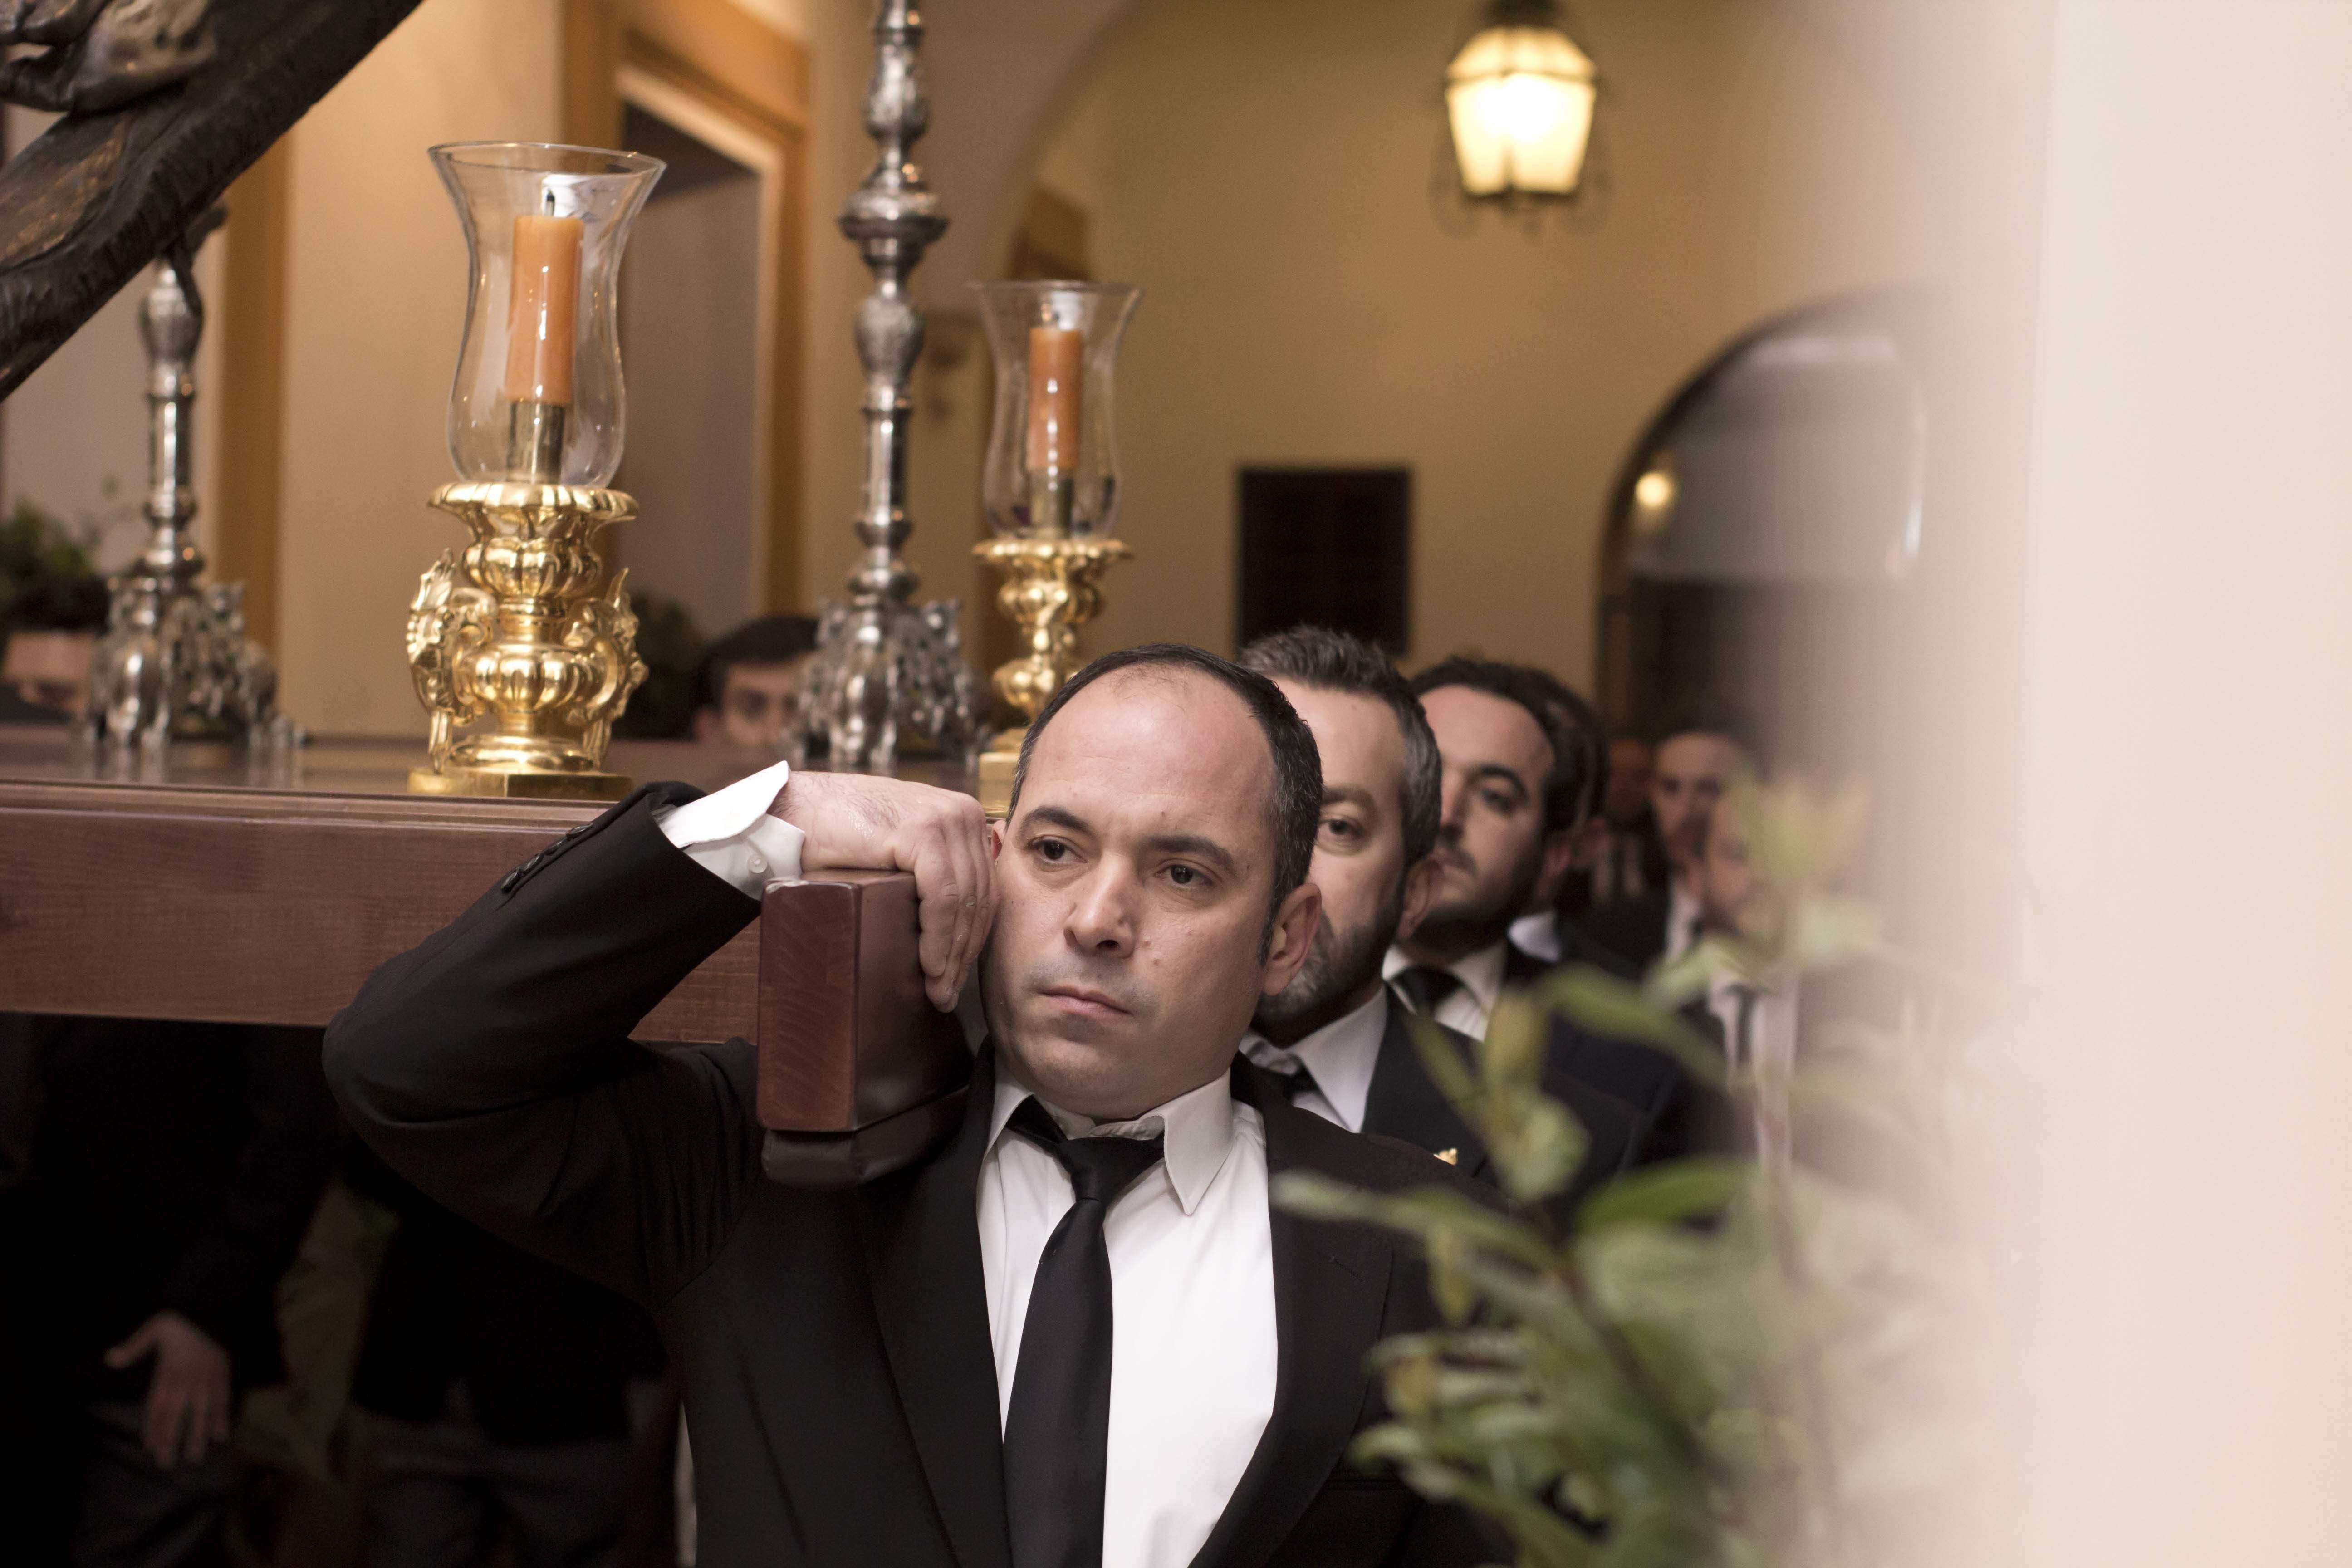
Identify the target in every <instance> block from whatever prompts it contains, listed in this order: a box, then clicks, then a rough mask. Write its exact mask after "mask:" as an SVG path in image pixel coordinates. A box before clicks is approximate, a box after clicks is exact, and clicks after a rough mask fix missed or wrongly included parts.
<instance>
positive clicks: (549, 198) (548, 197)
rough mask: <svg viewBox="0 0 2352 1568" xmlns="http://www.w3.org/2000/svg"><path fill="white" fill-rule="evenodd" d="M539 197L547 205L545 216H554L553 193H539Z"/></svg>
mask: <svg viewBox="0 0 2352 1568" xmlns="http://www.w3.org/2000/svg"><path fill="white" fill-rule="evenodd" d="M540 195H541V198H542V199H543V200H544V201H545V202H546V204H547V216H550V217H553V216H555V193H554V192H553V191H541V193H540Z"/></svg>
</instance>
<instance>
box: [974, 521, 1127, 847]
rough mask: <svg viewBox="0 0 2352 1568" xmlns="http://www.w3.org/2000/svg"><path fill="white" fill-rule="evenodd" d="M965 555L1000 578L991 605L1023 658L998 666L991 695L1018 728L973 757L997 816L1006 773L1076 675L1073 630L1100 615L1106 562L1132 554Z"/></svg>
mask: <svg viewBox="0 0 2352 1568" xmlns="http://www.w3.org/2000/svg"><path fill="white" fill-rule="evenodd" d="M972 553H973V554H974V555H977V556H979V557H980V558H981V559H982V561H985V562H987V563H989V564H990V565H991V566H993V567H994V568H996V570H997V571H999V572H1001V573H1003V574H1004V586H1003V587H1002V588H1000V589H998V590H997V592H996V603H997V605H998V606H999V607H1000V608H1002V609H1003V611H1004V613H1005V614H1006V615H1007V616H1011V617H1012V619H1013V625H1014V626H1018V627H1020V628H1021V640H1022V641H1023V642H1024V643H1025V644H1026V645H1027V646H1028V649H1029V651H1028V652H1027V653H1026V654H1024V655H1023V656H1022V657H1021V658H1015V659H1010V660H1007V661H1006V662H1005V663H1003V664H1002V665H1000V666H998V667H997V670H996V675H995V678H994V684H995V687H996V694H997V695H998V696H1000V697H1002V698H1003V699H1004V700H1006V701H1007V702H1010V703H1011V704H1013V707H1015V708H1018V709H1019V710H1021V713H1022V716H1023V719H1024V723H1023V724H1022V725H1021V726H1020V727H1019V728H1017V729H1013V730H1007V731H1004V732H1003V734H1000V735H998V736H997V737H996V739H995V740H993V741H992V742H989V747H988V750H986V751H984V752H982V753H981V754H980V804H981V809H982V810H983V811H985V812H987V813H988V815H989V816H1006V815H1007V814H1008V813H1010V812H1011V810H1012V808H1013V773H1014V771H1015V769H1017V768H1018V767H1019V766H1020V763H1021V742H1022V741H1023V739H1024V737H1025V736H1026V735H1027V734H1028V733H1029V726H1028V723H1027V722H1026V721H1028V720H1034V719H1035V718H1036V717H1037V715H1038V713H1039V712H1040V711H1041V710H1043V709H1044V708H1045V702H1046V700H1047V699H1049V698H1051V697H1052V696H1053V695H1054V692H1055V689H1058V688H1059V687H1060V686H1061V684H1062V682H1064V681H1065V680H1067V679H1069V678H1070V676H1071V673H1072V672H1073V671H1075V670H1076V668H1078V627H1079V626H1083V625H1085V624H1086V623H1087V622H1088V621H1090V620H1092V619H1094V617H1095V614H1096V612H1097V611H1098V610H1100V609H1101V608H1102V592H1101V590H1100V589H1099V588H1098V587H1097V585H1096V583H1097V579H1098V578H1100V577H1101V576H1102V574H1103V573H1104V572H1106V571H1108V569H1109V567H1110V564H1111V563H1113V562H1115V561H1124V560H1126V559H1127V558H1128V557H1129V555H1131V554H1132V553H1134V552H1132V551H1130V550H1129V549H1128V547H1127V546H1126V545H1124V544H1121V543H1120V542H1118V540H1116V539H1072V538H1068V537H1063V538H1058V539H1052V538H1024V537H1021V536H1019V535H1013V536H1010V537H1007V538H1003V539H991V540H987V541H985V542H982V543H980V544H976V545H974V546H972Z"/></svg>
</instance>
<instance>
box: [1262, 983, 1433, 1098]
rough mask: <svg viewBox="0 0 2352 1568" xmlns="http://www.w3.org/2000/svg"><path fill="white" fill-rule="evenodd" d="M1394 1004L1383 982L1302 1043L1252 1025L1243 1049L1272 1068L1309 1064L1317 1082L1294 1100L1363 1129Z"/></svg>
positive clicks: (1293, 1068) (1289, 1068) (1288, 1069)
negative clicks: (1285, 1041)
mask: <svg viewBox="0 0 2352 1568" xmlns="http://www.w3.org/2000/svg"><path fill="white" fill-rule="evenodd" d="M1397 1005H1402V1004H1397ZM1390 1006H1391V1002H1390V1000H1389V992H1388V987H1387V986H1385V985H1383V986H1381V989H1380V990H1379V991H1378V992H1376V993H1375V994H1373V996H1372V999H1371V1000H1370V1001H1369V1002H1367V1003H1365V1004H1364V1005H1362V1006H1360V1007H1359V1008H1357V1009H1356V1010H1355V1011H1353V1012H1351V1013H1346V1014H1343V1015H1341V1016H1339V1017H1337V1018H1334V1019H1333V1020H1331V1022H1329V1023H1328V1024H1326V1025H1324V1026H1322V1027H1321V1028H1319V1029H1318V1030H1316V1031H1315V1032H1314V1033H1313V1034H1311V1035H1308V1036H1307V1037H1305V1038H1303V1039H1301V1040H1300V1041H1298V1043H1297V1044H1296V1045H1291V1046H1277V1045H1276V1044H1275V1043H1274V1042H1273V1041H1272V1040H1269V1039H1267V1038H1266V1037H1265V1036H1264V1035H1261V1034H1259V1033H1258V1032H1257V1031H1256V1030H1255V1029H1252V1030H1251V1031H1250V1032H1249V1033H1248V1034H1246V1035H1244V1036H1243V1037H1242V1054H1243V1055H1244V1056H1245V1057H1247V1058H1249V1059H1250V1060H1252V1061H1254V1062H1255V1063H1256V1064H1257V1065H1258V1066H1260V1067H1262V1068H1266V1069H1267V1070H1269V1071H1272V1072H1276V1073H1289V1072H1293V1071H1296V1070H1297V1068H1302V1067H1303V1068H1306V1069H1307V1073H1308V1074H1309V1075H1310V1076H1311V1077H1313V1079H1315V1087H1314V1088H1313V1089H1307V1090H1306V1091H1305V1092H1303V1093H1302V1094H1300V1095H1299V1096H1298V1097H1297V1099H1295V1100H1292V1101H1291V1102H1290V1103H1291V1104H1293V1105H1296V1106H1297V1107H1298V1109H1299V1110H1309V1111H1312V1112H1314V1113H1315V1114H1316V1115H1318V1116H1319V1117H1321V1118H1322V1119H1323V1120H1324V1121H1336V1122H1338V1123H1339V1125H1340V1126H1342V1127H1344V1128H1346V1129H1347V1130H1348V1131H1350V1132H1361V1131H1363V1130H1364V1108H1365V1105H1366V1104H1367V1103H1368V1102H1369V1101H1370V1100H1371V1098H1372V1071H1373V1069H1374V1068H1377V1067H1379V1065H1380V1060H1381V1037H1382V1036H1384V1035H1386V1034H1387V1033H1388V1032H1389V1008H1390Z"/></svg>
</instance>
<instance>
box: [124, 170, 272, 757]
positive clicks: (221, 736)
mask: <svg viewBox="0 0 2352 1568" xmlns="http://www.w3.org/2000/svg"><path fill="white" fill-rule="evenodd" d="M220 218H221V213H220V209H219V208H217V207H215V209H213V211H212V212H210V213H207V214H206V215H205V217H203V218H202V219H199V220H198V221H197V223H196V224H195V225H194V226H193V227H191V228H190V229H189V231H188V232H187V233H186V234H185V235H184V236H182V237H181V238H180V239H178V240H177V241H175V242H174V243H173V245H172V247H171V248H169V249H168V250H166V251H165V252H164V253H163V259H162V261H161V263H160V264H159V265H158V267H157V268H156V273H155V284H154V287H153V288H152V289H149V290H148V291H147V297H146V299H145V300H142V302H141V304H140V308H139V331H140V336H141V337H142V339H144V340H145V342H146V344H147V362H148V371H147V415H148V447H147V458H148V478H149V484H148V490H147V501H146V507H145V510H146V513H147V521H148V523H149V525H150V527H151V528H152V530H153V531H152V533H151V534H150V535H149V536H148V541H147V548H146V549H145V550H143V551H142V552H140V555H139V558H138V559H137V560H136V561H134V562H132V563H131V565H130V567H129V569H128V570H126V571H124V572H122V573H121V574H119V575H117V576H116V577H115V578H114V579H113V580H112V582H111V583H110V584H108V586H109V588H110V593H111V602H110V605H109V607H108V611H107V620H106V636H105V637H103V638H101V639H100V642H99V645H98V649H97V652H96V654H95V656H94V657H93V658H92V659H91V661H90V674H89V681H90V688H89V705H88V708H87V714H88V717H87V718H86V719H85V720H84V722H85V724H87V726H88V728H89V736H90V738H91V739H92V740H94V741H96V742H99V743H100V744H101V745H110V746H115V747H123V748H128V747H130V746H132V745H134V744H135V745H137V746H138V747H139V748H140V749H142V751H149V752H160V751H161V750H163V748H164V747H165V746H166V745H167V744H169V743H170V742H173V741H175V740H226V741H243V742H247V744H248V745H250V746H252V747H254V748H257V749H267V750H272V751H274V750H276V749H278V748H281V747H285V746H289V745H292V744H297V743H299V740H300V731H299V730H297V729H296V728H295V727H294V726H293V725H292V724H291V723H289V721H287V720H286V719H285V718H284V717H283V716H281V715H280V714H279V713H278V706H277V697H278V671H277V669H276V668H275V667H274V666H273V665H271V663H270V662H269V656H268V654H266V653H264V652H263V651H262V650H261V649H260V648H259V647H256V646H255V645H254V644H252V643H251V642H248V641H247V640H246V636H245V585H244V584H241V583H231V584H215V585H214V586H212V587H209V588H205V587H200V586H199V585H198V584H197V582H196V579H197V577H198V576H199V575H201V574H202V573H203V572H204V568H205V558H204V555H203V553H202V552H199V551H198V550H197V549H196V543H195V540H194V537H193V536H192V535H191V533H190V531H189V529H190V525H191V524H192V523H194V521H195V516H196V496H195V489H194V485H193V484H192V482H191V479H192V473H193V468H194V457H195V431H194V426H193V425H192V423H191V419H192V416H193V414H194V407H195V401H196V378H195V374H194V364H195V357H196V344H197V342H199V341H200V340H201V339H202V338H203V336H204V331H205V306H204V299H203V297H202V296H201V295H200V294H198V293H197V291H196V280H195V275H194V265H193V264H194V257H195V251H196V247H198V246H200V245H202V244H203V243H204V239H205V235H206V234H208V233H210V232H211V230H212V229H213V227H214V226H215V225H217V224H218V223H219V222H220Z"/></svg>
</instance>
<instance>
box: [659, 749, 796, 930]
mask: <svg viewBox="0 0 2352 1568" xmlns="http://www.w3.org/2000/svg"><path fill="white" fill-rule="evenodd" d="M792 776H793V767H792V764H791V763H777V764H776V765H775V766H774V767H772V768H763V769H761V771H760V772H758V773H753V774H752V775H751V777H750V778H747V779H738V780H736V781H735V782H734V783H733V784H729V785H728V786H727V787H726V788H725V789H722V790H719V791H718V792H717V793H716V794H712V795H704V796H703V797H702V798H701V799H700V800H696V801H688V803H687V804H686V805H668V806H664V807H662V808H661V809H660V810H659V811H656V812H655V813H654V823H655V825H656V826H658V827H659V828H660V829H661V830H662V837H665V838H667V839H668V840H669V841H670V842H671V843H672V844H675V845H677V847H679V848H680V849H683V850H685V851H686V855H687V858H688V859H689V860H692V861H693V862H694V863H695V864H696V865H698V866H699V867H701V868H703V869H704V870H706V871H708V872H709V873H710V874H711V875H712V876H714V877H716V878H718V879H719V880H720V881H722V882H724V883H726V884H727V885H728V886H729V887H730V888H733V889H735V890H736V891H737V892H740V893H741V894H743V895H744V896H745V897H747V898H753V899H756V898H759V897H761V895H762V894H764V893H765V892H766V891H767V890H768V884H769V883H771V882H796V881H798V880H800V875H801V846H802V844H803V842H805V840H806V837H807V836H806V835H805V834H803V833H802V832H801V830H800V829H799V828H797V827H794V826H793V825H792V824H791V823H789V822H786V821H783V820H782V818H779V817H773V816H769V815H768V807H770V806H771V805H774V804H775V803H776V797H777V796H778V795H782V793H783V791H784V785H785V784H789V783H790V782H791V781H792Z"/></svg>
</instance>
